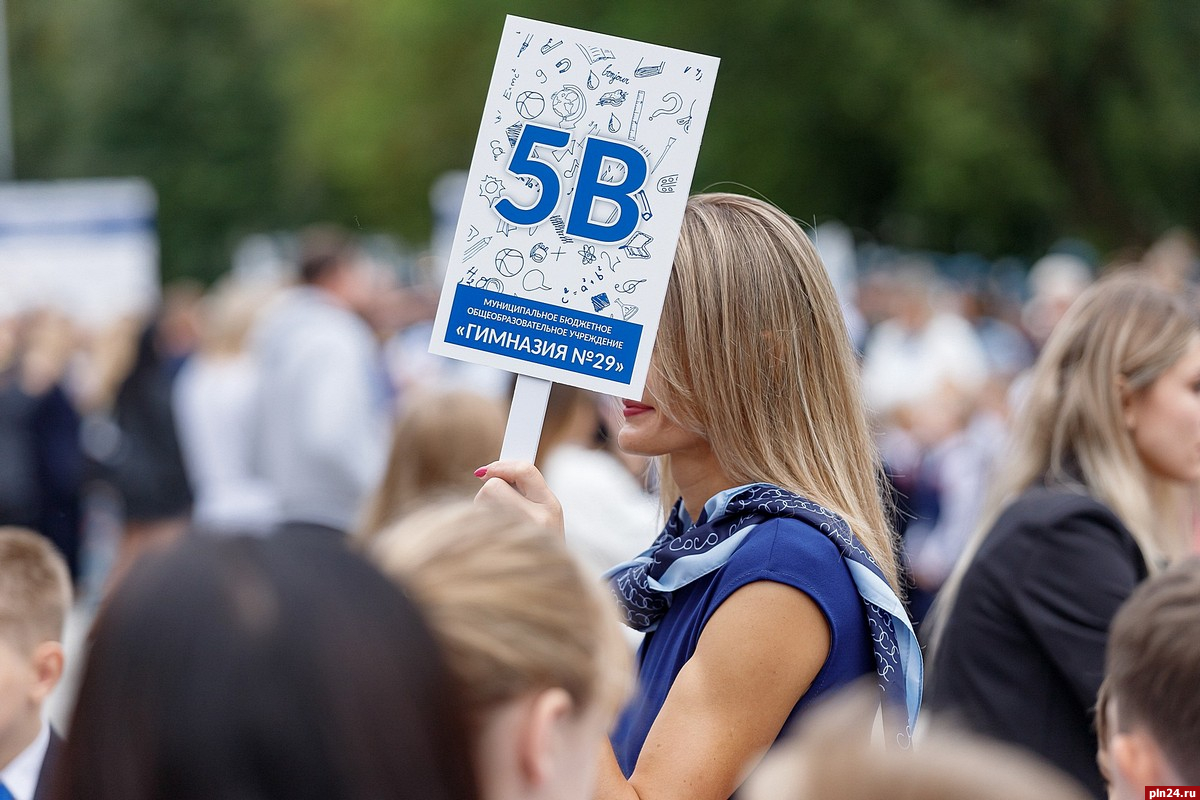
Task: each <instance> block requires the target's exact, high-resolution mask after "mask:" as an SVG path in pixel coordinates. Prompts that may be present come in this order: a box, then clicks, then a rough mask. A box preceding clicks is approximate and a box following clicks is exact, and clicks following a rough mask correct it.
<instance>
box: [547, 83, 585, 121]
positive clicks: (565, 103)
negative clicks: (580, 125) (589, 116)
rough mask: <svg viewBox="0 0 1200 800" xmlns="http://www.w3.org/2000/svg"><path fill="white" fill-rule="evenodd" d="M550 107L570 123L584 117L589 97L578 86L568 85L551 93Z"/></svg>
mask: <svg viewBox="0 0 1200 800" xmlns="http://www.w3.org/2000/svg"><path fill="white" fill-rule="evenodd" d="M550 108H552V109H554V113H555V114H557V115H558V116H559V117H561V118H562V121H563V122H565V123H567V124H568V125H573V124H575V123H576V122H579V120H581V119H583V115H584V113H585V112H586V111H587V98H586V97H584V95H583V92H582V91H580V89H579V87H578V86H571V85H569V84H568V85H566V86H563V88H561V89H559V90H558V91H557V92H555V93H554V94H552V95H550Z"/></svg>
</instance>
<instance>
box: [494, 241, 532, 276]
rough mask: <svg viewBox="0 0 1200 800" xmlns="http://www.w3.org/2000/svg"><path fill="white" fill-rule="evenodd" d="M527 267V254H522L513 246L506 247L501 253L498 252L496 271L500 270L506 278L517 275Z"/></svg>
mask: <svg viewBox="0 0 1200 800" xmlns="http://www.w3.org/2000/svg"><path fill="white" fill-rule="evenodd" d="M524 268H525V256H523V255H521V251H520V250H513V249H512V248H511V247H506V248H504V249H503V250H501V251H500V252H499V253H496V272H499V273H500V274H501V275H503V276H504V277H506V278H511V277H513V276H514V275H517V274H519V273H520V272H521V270H523V269H524Z"/></svg>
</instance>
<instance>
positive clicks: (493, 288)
mask: <svg viewBox="0 0 1200 800" xmlns="http://www.w3.org/2000/svg"><path fill="white" fill-rule="evenodd" d="M476 285H477V286H478V287H479V288H480V289H486V290H487V291H489V292H503V291H504V284H503V283H501V282H500V279H499V278H484V279H483V280H481V281H480V282H479V283H478V284H476Z"/></svg>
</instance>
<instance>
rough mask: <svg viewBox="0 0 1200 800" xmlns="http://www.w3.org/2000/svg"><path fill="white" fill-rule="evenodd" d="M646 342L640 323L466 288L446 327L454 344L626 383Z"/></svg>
mask: <svg viewBox="0 0 1200 800" xmlns="http://www.w3.org/2000/svg"><path fill="white" fill-rule="evenodd" d="M599 297H602V295H598V298H597V299H599ZM593 302H595V301H593ZM604 307H607V304H605V306H604ZM641 340H642V326H641V325H638V324H637V323H633V322H626V321H625V320H621V319H613V318H611V317H604V316H600V315H599V314H584V313H581V312H579V311H573V310H571V309H568V308H557V307H555V306H553V305H550V304H549V303H539V302H537V301H536V300H528V299H526V298H524V297H514V296H512V295H508V294H500V293H499V292H492V291H488V290H487V289H479V288H477V287H474V286H468V285H466V284H464V283H460V284H458V286H457V287H455V290H454V303H453V304H452V305H451V307H450V322H449V323H448V324H447V326H446V341H447V342H448V343H449V344H456V345H459V346H460V347H468V348H471V349H472V350H483V351H486V352H488V353H496V354H498V355H502V356H508V357H509V358H515V359H518V360H520V361H529V362H533V363H535V364H543V365H545V366H549V367H557V368H558V369H565V370H568V371H570V372H576V373H579V374H581V375H592V376H595V377H598V378H603V379H605V380H610V381H614V382H616V383H625V384H628V383H629V382H630V381H631V380H632V378H633V364H634V361H635V360H636V359H637V351H638V345H639V344H640V343H641Z"/></svg>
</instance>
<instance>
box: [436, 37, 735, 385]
mask: <svg viewBox="0 0 1200 800" xmlns="http://www.w3.org/2000/svg"><path fill="white" fill-rule="evenodd" d="M719 63H720V62H719V60H718V59H716V58H713V57H711V56H704V55H697V54H695V53H688V52H685V51H682V50H675V49H672V48H667V47H660V46H658V45H653V44H646V43H643V42H636V41H631V40H629V39H621V38H617V37H614V36H606V35H603V34H598V33H589V32H587V31H581V30H576V29H573V28H566V27H563V26H561V25H552V24H549V23H545V22H538V21H535V20H529V19H522V18H519V17H511V16H510V17H508V18H507V20H506V22H505V25H504V33H503V35H502V38H501V41H500V50H499V54H498V56H497V58H496V66H495V70H494V72H493V74H492V82H491V85H490V87H489V89H488V95H487V102H486V105H485V110H484V115H483V122H482V124H481V125H480V129H479V139H478V141H477V142H476V144H475V150H474V153H473V156H472V159H471V170H470V173H469V177H468V179H467V190H466V194H465V196H464V201H463V206H462V212H461V215H460V217H459V221H458V227H457V229H456V232H455V237H454V245H453V247H452V249H451V253H450V261H449V266H448V269H447V272H446V282H445V284H444V285H443V287H442V295H441V302H440V304H439V306H438V314H437V318H436V321H435V323H434V331H433V337H432V341H431V343H430V350H431V351H432V352H434V353H438V354H441V355H446V356H451V357H453V358H459V359H463V360H466V361H473V362H477V363H482V364H488V365H491V366H495V367H500V368H502V369H506V370H509V371H511V372H517V373H520V374H523V375H530V376H534V377H537V378H542V379H545V380H550V381H556V382H559V383H567V384H571V385H574V386H580V387H582V388H585V389H591V390H594V391H598V392H603V393H605V394H614V395H618V396H621V397H629V398H637V397H640V396H641V393H642V387H643V385H644V383H645V380H646V372H647V368H648V366H649V361H650V352H651V350H652V348H653V345H654V337H655V333H656V332H657V329H658V320H659V315H660V313H661V310H662V302H663V296H664V295H665V293H666V288H667V280H668V278H669V277H670V272H671V263H672V261H673V259H674V256H675V245H676V242H677V241H678V238H679V228H680V225H681V224H682V222H683V211H684V206H685V205H686V203H687V195H688V189H689V187H690V186H691V181H692V174H693V172H694V171H695V166H696V159H697V156H698V155H699V151H700V140H701V137H702V135H703V133H704V122H705V119H706V118H707V116H708V108H709V103H710V101H711V99H712V91H713V82H714V80H715V79H716V73H717V67H718V65H719Z"/></svg>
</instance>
